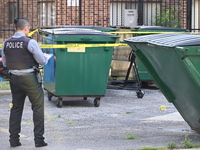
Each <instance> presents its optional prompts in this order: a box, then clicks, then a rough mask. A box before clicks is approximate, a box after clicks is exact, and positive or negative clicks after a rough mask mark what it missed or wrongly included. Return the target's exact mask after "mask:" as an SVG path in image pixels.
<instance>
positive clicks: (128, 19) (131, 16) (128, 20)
mask: <svg viewBox="0 0 200 150" xmlns="http://www.w3.org/2000/svg"><path fill="white" fill-rule="evenodd" d="M124 15H125V17H124V26H125V27H131V28H132V27H134V26H137V17H138V13H137V9H125V13H124Z"/></svg>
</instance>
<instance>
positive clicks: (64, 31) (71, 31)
mask: <svg viewBox="0 0 200 150" xmlns="http://www.w3.org/2000/svg"><path fill="white" fill-rule="evenodd" d="M39 33H44V34H47V35H48V34H53V35H98V36H115V37H118V36H116V35H114V34H109V33H106V32H101V31H97V30H93V29H83V28H56V29H39Z"/></svg>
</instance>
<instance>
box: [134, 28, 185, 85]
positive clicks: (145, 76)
mask: <svg viewBox="0 0 200 150" xmlns="http://www.w3.org/2000/svg"><path fill="white" fill-rule="evenodd" d="M131 31H132V32H138V33H133V36H134V37H135V36H142V35H150V34H158V33H159V32H165V33H167V32H177V33H180V32H182V33H183V32H188V30H186V29H181V28H173V27H162V26H135V27H134V28H132V29H131ZM141 32H146V33H141ZM137 65H138V73H139V76H140V79H141V80H143V81H151V80H152V77H151V76H150V74H149V73H148V72H147V69H146V68H145V66H144V65H143V64H142V62H141V61H140V60H137Z"/></svg>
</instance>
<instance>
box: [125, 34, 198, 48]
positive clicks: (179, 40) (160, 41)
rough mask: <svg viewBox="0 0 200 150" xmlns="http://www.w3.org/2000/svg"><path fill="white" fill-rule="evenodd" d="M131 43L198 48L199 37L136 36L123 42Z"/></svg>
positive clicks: (185, 35)
mask: <svg viewBox="0 0 200 150" xmlns="http://www.w3.org/2000/svg"><path fill="white" fill-rule="evenodd" d="M124 41H125V42H133V43H150V44H154V45H159V46H167V47H177V46H200V35H196V34H180V33H163V34H152V35H145V36H137V37H132V38H128V39H125V40H124Z"/></svg>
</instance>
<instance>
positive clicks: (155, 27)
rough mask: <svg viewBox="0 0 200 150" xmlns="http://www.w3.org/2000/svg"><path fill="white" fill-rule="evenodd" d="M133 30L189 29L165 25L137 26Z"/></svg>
mask: <svg viewBox="0 0 200 150" xmlns="http://www.w3.org/2000/svg"><path fill="white" fill-rule="evenodd" d="M131 30H166V31H171V32H173V31H188V30H187V29H182V28H173V27H163V26H135V27H133V28H132V29H131Z"/></svg>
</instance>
